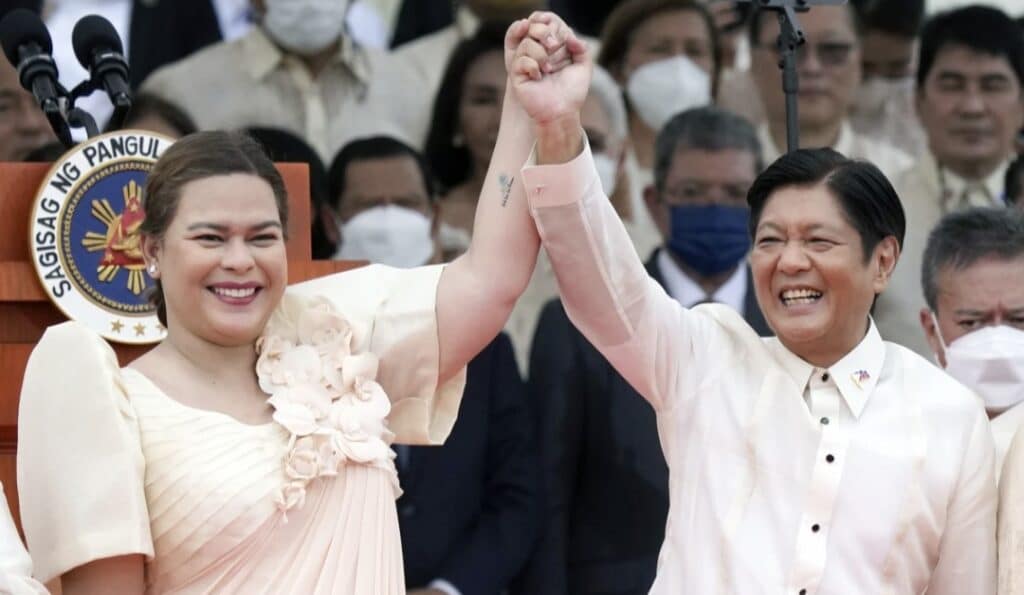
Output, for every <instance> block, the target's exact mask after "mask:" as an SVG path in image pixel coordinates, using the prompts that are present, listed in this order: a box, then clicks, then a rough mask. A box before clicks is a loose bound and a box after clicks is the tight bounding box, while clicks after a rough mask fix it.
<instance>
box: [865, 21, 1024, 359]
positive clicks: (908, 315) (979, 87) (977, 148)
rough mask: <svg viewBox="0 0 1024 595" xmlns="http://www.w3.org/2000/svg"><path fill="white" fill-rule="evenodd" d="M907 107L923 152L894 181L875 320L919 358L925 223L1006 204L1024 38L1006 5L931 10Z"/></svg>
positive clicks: (1021, 117)
mask: <svg viewBox="0 0 1024 595" xmlns="http://www.w3.org/2000/svg"><path fill="white" fill-rule="evenodd" d="M916 93H917V95H916V98H915V107H916V109H917V114H918V116H919V118H920V120H921V123H922V125H923V126H924V130H925V133H926V134H927V136H928V151H927V152H926V153H925V154H924V155H923V156H921V157H920V158H919V159H918V160H917V162H916V163H915V164H914V165H913V167H911V168H910V169H908V170H906V171H904V172H903V173H902V174H900V175H899V176H898V177H897V178H895V179H894V180H893V185H894V186H895V187H896V189H897V191H898V193H899V195H900V199H901V200H902V201H903V205H904V208H905V209H906V212H907V238H906V243H905V245H904V250H903V258H902V260H901V262H900V264H899V266H898V267H896V272H895V274H894V275H893V279H892V291H889V292H887V293H886V294H885V295H883V296H881V297H880V298H879V300H878V304H877V307H876V310H875V315H876V320H877V321H878V328H879V329H880V330H881V332H882V335H883V336H884V337H886V338H887V339H888V340H890V341H894V342H896V343H900V344H902V345H904V346H906V347H909V348H910V349H913V350H914V351H916V352H918V353H919V354H921V355H923V356H925V357H928V356H930V355H931V353H932V348H931V345H930V344H929V342H928V341H927V340H926V337H925V335H924V333H922V332H921V327H920V325H918V324H916V319H917V313H918V312H919V311H920V309H921V307H922V306H924V305H925V302H924V300H923V299H922V298H923V296H922V295H921V277H920V275H921V262H922V260H921V259H922V255H923V254H924V247H925V245H926V243H927V240H928V238H927V233H928V230H930V229H932V228H933V227H935V225H937V224H938V222H939V220H940V219H942V217H943V216H945V215H947V214H949V213H952V212H955V211H958V210H962V209H966V208H969V207H982V206H991V207H1003V206H1005V205H1006V201H1005V197H1004V196H1003V192H1004V190H1005V186H1004V185H1005V179H1006V177H1005V176H1006V171H1007V169H1008V168H1009V165H1010V162H1011V161H1012V160H1013V159H1014V158H1015V157H1016V153H1015V151H1014V143H1015V141H1016V138H1017V131H1019V130H1020V129H1021V127H1022V126H1024V36H1022V35H1021V33H1020V28H1019V27H1018V26H1017V24H1016V23H1015V22H1014V21H1013V19H1011V18H1010V17H1009V16H1008V15H1007V14H1006V13H1004V12H1002V11H1000V10H998V9H996V8H992V7H990V6H981V5H972V6H965V7H963V8H956V9H953V10H950V11H947V12H943V13H939V14H936V15H934V16H932V17H931V18H930V19H929V20H928V22H927V23H926V24H925V26H924V29H923V30H922V33H921V52H920V64H919V65H918V69H917V89H916Z"/></svg>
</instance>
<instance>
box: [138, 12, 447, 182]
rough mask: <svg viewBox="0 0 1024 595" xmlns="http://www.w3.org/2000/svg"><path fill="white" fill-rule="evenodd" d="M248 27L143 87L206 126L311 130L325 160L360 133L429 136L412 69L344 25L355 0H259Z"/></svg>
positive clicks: (309, 137)
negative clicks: (362, 40) (362, 42)
mask: <svg viewBox="0 0 1024 595" xmlns="http://www.w3.org/2000/svg"><path fill="white" fill-rule="evenodd" d="M251 2H252V9H253V12H254V14H255V16H256V19H257V21H258V26H257V27H253V28H252V29H251V30H250V31H249V32H248V33H247V34H245V35H243V36H242V37H240V38H238V39H235V40H233V41H224V42H220V43H217V44H214V45H211V46H209V47H207V48H205V49H203V50H201V51H199V52H196V53H195V54H193V55H191V56H189V57H187V58H185V59H183V60H180V61H178V62H175V63H173V64H170V65H168V66H164V67H163V68H160V69H159V70H157V71H156V72H154V73H153V74H152V75H151V76H150V77H149V78H147V79H146V81H145V82H144V83H143V84H142V87H141V88H142V90H143V91H147V92H150V93H152V94H154V95H157V96H159V97H162V98H163V99H165V100H167V101H170V102H171V103H174V104H175V105H178V106H180V107H181V108H182V109H184V110H185V112H186V113H187V114H188V115H189V116H191V117H192V119H193V120H194V121H195V122H196V124H197V125H198V126H199V128H200V129H202V130H207V129H218V128H228V129H232V128H244V127H249V126H262V127H269V128H280V129H283V130H287V131H289V132H292V133H294V134H296V135H298V136H299V137H301V138H303V139H304V140H305V141H306V142H308V143H309V144H310V145H311V146H312V147H313V148H315V149H316V151H317V153H319V154H320V156H321V158H322V159H323V160H324V161H325V162H326V161H327V160H329V159H330V158H331V157H332V156H334V154H335V153H337V152H338V150H339V149H340V148H341V147H342V146H343V145H345V144H346V143H347V142H348V141H349V140H351V139H353V138H358V137H363V136H368V135H372V134H388V135H391V136H395V137H397V138H401V139H403V140H405V141H407V142H409V143H410V144H411V145H413V146H419V145H420V143H422V140H423V138H424V135H425V133H426V122H427V114H428V113H429V109H430V106H429V104H427V103H425V102H424V101H423V100H422V97H421V96H420V95H418V94H417V93H410V92H409V80H411V79H410V77H411V75H410V73H409V71H408V69H407V67H405V66H403V65H402V64H400V63H396V62H395V61H393V60H390V59H388V56H387V55H386V54H385V53H383V52H381V51H378V50H372V49H370V48H366V47H362V46H360V45H359V44H358V43H356V42H355V41H354V40H353V39H352V38H351V37H350V36H349V35H348V33H347V32H346V29H345V19H346V15H347V13H348V8H349V5H350V4H351V0H251Z"/></svg>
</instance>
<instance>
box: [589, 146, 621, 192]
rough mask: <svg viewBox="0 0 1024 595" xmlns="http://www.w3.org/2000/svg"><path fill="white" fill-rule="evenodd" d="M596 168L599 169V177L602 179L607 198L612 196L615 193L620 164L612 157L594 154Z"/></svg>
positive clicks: (602, 186)
mask: <svg viewBox="0 0 1024 595" xmlns="http://www.w3.org/2000/svg"><path fill="white" fill-rule="evenodd" d="M594 167H595V168H596V169H597V177H598V178H600V179H601V188H602V189H604V193H605V195H606V196H611V195H612V192H614V191H615V182H616V178H617V174H618V173H619V172H618V169H619V167H618V164H617V163H615V160H614V159H612V158H611V157H609V156H607V155H605V154H604V153H594Z"/></svg>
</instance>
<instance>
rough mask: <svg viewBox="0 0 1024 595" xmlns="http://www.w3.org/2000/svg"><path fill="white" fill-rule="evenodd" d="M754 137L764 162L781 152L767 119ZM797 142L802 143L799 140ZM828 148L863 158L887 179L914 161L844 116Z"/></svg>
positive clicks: (845, 154)
mask: <svg viewBox="0 0 1024 595" xmlns="http://www.w3.org/2000/svg"><path fill="white" fill-rule="evenodd" d="M757 137H758V139H759V140H760V141H761V151H762V152H763V154H764V162H765V164H770V163H772V162H774V161H775V160H776V159H778V158H779V157H781V156H782V154H783V150H782V149H781V148H779V147H777V146H776V145H775V139H774V138H772V134H771V131H770V129H769V128H768V124H767V123H765V124H762V125H761V126H760V127H758V129H757ZM800 146H801V147H802V148H803V147H804V145H803V144H801V145H800ZM832 148H833V149H835V150H836V151H839V152H840V153H842V154H843V155H844V156H845V157H848V158H850V159H863V160H866V161H870V162H871V163H874V164H875V166H876V167H878V169H880V170H882V173H883V174H885V176H886V177H887V178H889V180H890V181H891V180H893V179H894V177H895V176H897V175H898V174H900V173H901V172H902V171H904V170H906V169H908V168H909V167H910V166H912V165H913V164H914V160H913V158H912V157H911V156H910V155H907V154H906V153H904V152H903V151H901V150H899V149H897V148H896V147H893V146H892V145H887V144H885V143H883V142H879V141H876V140H874V139H870V138H868V137H866V136H863V135H861V134H857V133H856V132H854V130H853V127H852V126H850V123H849V122H848V121H846V120H844V121H843V124H842V126H841V127H840V128H839V138H837V139H836V144H834V145H832Z"/></svg>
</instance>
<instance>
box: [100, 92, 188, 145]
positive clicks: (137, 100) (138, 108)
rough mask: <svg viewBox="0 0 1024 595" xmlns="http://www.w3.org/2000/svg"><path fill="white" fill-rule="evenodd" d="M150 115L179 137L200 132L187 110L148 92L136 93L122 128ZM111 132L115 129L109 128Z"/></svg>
mask: <svg viewBox="0 0 1024 595" xmlns="http://www.w3.org/2000/svg"><path fill="white" fill-rule="evenodd" d="M150 114H152V115H154V116H156V117H158V118H160V119H161V120H163V121H164V122H167V124H168V125H170V126H171V128H174V129H175V130H177V131H178V135H179V136H185V135H188V134H192V133H193V132H197V131H198V130H199V127H198V126H196V123H195V121H194V120H192V117H191V116H189V115H188V114H187V113H185V110H183V109H181V108H180V107H178V106H177V105H175V104H173V103H171V102H170V101H167V100H166V99H164V98H162V97H158V96H156V95H153V94H152V93H146V92H142V93H136V94H135V95H134V96H133V97H132V109H131V110H129V111H128V116H127V117H125V120H124V125H122V126H121V128H122V129H123V128H131V127H132V125H133V124H134V123H136V122H138V121H139V120H141V119H142V118H144V117H146V116H148V115H150ZM111 130H114V129H113V128H112V127H110V126H108V127H107V131H108V132H110V131H111Z"/></svg>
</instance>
